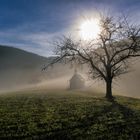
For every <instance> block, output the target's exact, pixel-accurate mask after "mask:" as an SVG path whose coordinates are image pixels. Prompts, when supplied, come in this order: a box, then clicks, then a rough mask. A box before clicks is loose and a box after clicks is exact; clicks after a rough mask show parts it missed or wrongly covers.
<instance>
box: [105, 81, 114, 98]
mask: <svg viewBox="0 0 140 140" xmlns="http://www.w3.org/2000/svg"><path fill="white" fill-rule="evenodd" d="M106 98H107V99H112V98H113V96H112V80H111V79H109V80H107V81H106Z"/></svg>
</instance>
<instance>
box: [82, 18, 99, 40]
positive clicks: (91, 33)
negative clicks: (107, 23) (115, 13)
mask: <svg viewBox="0 0 140 140" xmlns="http://www.w3.org/2000/svg"><path fill="white" fill-rule="evenodd" d="M99 33H100V26H99V20H97V19H90V20H85V21H83V22H82V24H81V26H80V36H81V38H82V39H84V40H92V39H96V38H97V37H98V34H99Z"/></svg>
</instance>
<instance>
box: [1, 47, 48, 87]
mask: <svg viewBox="0 0 140 140" xmlns="http://www.w3.org/2000/svg"><path fill="white" fill-rule="evenodd" d="M49 61H50V59H49V58H45V57H42V56H39V55H36V54H33V53H29V52H26V51H23V50H20V49H17V48H13V47H7V46H0V77H1V78H0V89H5V88H9V89H10V88H14V86H17V87H18V86H22V85H24V84H30V83H36V82H38V81H39V80H40V78H41V75H42V74H41V68H42V67H43V65H44V64H47V63H48V62H49Z"/></svg>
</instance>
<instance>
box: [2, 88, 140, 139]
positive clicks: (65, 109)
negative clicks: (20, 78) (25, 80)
mask: <svg viewBox="0 0 140 140" xmlns="http://www.w3.org/2000/svg"><path fill="white" fill-rule="evenodd" d="M11 138H12V139H19V140H22V139H27V140H28V139H29V140H30V139H42V140H43V139H46V140H50V139H51V140H75V139H76V140H77V139H78V140H140V99H134V98H128V97H121V96H116V98H115V101H114V102H109V101H107V100H106V99H105V98H104V97H103V96H102V95H100V96H99V95H95V94H92V93H90V92H80V91H79V92H78V91H65V92H64V91H53V92H52V91H29V92H27V91H26V92H23V91H22V92H15V93H7V94H4V93H3V94H1V95H0V140H2V139H11Z"/></svg>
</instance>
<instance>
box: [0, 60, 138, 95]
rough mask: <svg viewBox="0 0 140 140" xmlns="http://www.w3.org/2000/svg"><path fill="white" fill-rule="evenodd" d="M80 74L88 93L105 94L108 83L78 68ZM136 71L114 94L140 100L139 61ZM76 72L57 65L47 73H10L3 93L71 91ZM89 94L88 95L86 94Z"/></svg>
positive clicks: (1, 84)
mask: <svg viewBox="0 0 140 140" xmlns="http://www.w3.org/2000/svg"><path fill="white" fill-rule="evenodd" d="M77 70H78V73H79V74H80V75H82V77H83V78H84V80H85V83H86V87H85V89H84V90H85V91H86V90H90V91H93V92H95V91H100V92H101V93H105V83H104V82H101V81H97V80H94V79H93V80H92V79H90V78H89V77H88V74H87V69H86V67H84V68H83V67H80V68H79V67H77ZM131 70H132V71H131V72H130V73H128V74H126V75H123V76H122V77H121V78H119V79H118V80H116V81H114V82H113V94H117V95H123V96H130V97H136V98H140V62H139V61H137V62H136V63H135V64H134V66H133V67H132V69H131ZM74 71H75V68H74V67H71V65H64V64H56V65H55V66H54V67H52V68H51V67H50V68H49V69H48V70H46V71H42V70H41V68H40V67H38V68H36V69H30V70H29V69H24V70H16V69H10V70H5V71H1V73H0V77H1V78H0V89H1V90H0V92H1V93H2V92H11V91H17V90H27V89H38V90H56V89H63V90H68V89H69V80H70V78H71V77H72V76H73V74H74ZM85 94H86V92H85Z"/></svg>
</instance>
